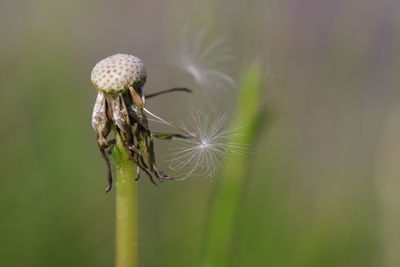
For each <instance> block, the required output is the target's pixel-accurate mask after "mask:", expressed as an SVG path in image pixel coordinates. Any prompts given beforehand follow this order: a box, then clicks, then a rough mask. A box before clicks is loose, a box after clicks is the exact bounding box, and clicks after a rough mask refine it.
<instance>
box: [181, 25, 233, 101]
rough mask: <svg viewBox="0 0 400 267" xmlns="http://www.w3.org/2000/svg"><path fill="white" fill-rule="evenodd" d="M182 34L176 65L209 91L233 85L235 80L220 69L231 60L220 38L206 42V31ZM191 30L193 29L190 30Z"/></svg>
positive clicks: (187, 31) (188, 31)
mask: <svg viewBox="0 0 400 267" xmlns="http://www.w3.org/2000/svg"><path fill="white" fill-rule="evenodd" d="M190 30H191V29H189V28H187V29H186V31H185V32H184V34H183V38H182V44H181V49H180V51H179V53H178V59H179V60H178V62H177V63H178V67H179V68H180V69H182V70H183V71H184V72H186V73H188V74H189V75H190V76H191V77H192V78H193V80H194V81H195V82H196V83H197V84H198V85H199V86H200V87H201V88H202V89H206V90H208V91H211V92H216V93H218V91H221V90H224V89H227V88H229V87H232V86H234V85H235V80H234V79H233V78H232V77H231V76H229V75H228V74H226V73H224V72H223V71H222V70H221V69H222V68H223V64H224V63H227V62H229V61H231V60H232V57H231V56H230V55H229V53H228V49H227V47H226V45H225V41H224V39H222V38H218V39H215V40H213V41H211V42H210V43H207V40H206V37H207V36H206V35H207V31H205V30H203V31H201V32H198V33H194V34H193V33H190ZM192 32H193V31H192Z"/></svg>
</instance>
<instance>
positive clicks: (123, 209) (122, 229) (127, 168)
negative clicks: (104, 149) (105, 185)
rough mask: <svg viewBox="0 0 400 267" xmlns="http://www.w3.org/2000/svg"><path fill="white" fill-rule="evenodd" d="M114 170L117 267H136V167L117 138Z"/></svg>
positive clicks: (113, 153) (114, 151) (114, 152)
mask: <svg viewBox="0 0 400 267" xmlns="http://www.w3.org/2000/svg"><path fill="white" fill-rule="evenodd" d="M112 157H113V160H114V163H115V166H116V183H115V184H116V233H115V235H116V251H115V266H116V267H136V266H138V242H137V240H138V230H137V229H138V192H137V183H136V181H135V179H134V178H135V174H136V165H135V164H134V163H133V162H132V161H131V160H129V154H128V152H127V151H126V149H125V148H124V147H123V146H122V143H121V139H120V138H118V137H117V144H116V145H115V146H114V149H113V151H112Z"/></svg>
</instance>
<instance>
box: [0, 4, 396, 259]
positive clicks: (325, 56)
mask: <svg viewBox="0 0 400 267" xmlns="http://www.w3.org/2000/svg"><path fill="white" fill-rule="evenodd" d="M188 24H189V25H191V27H192V29H198V30H199V31H200V30H202V29H205V28H206V29H208V32H209V35H208V36H209V38H210V40H211V39H212V38H217V37H220V36H222V37H224V38H225V39H226V40H227V41H226V42H225V45H226V46H227V47H229V49H230V51H231V54H232V55H233V57H234V61H233V62H231V63H230V64H227V65H226V66H225V67H224V68H225V69H223V71H225V72H227V73H228V74H229V75H231V76H232V77H234V78H235V79H236V78H238V77H240V75H241V72H242V71H243V69H244V68H245V67H246V64H247V63H248V62H252V61H254V60H257V61H259V62H262V65H263V68H264V69H263V71H264V73H265V77H266V79H265V81H264V87H265V89H264V90H265V94H264V95H265V99H264V100H263V101H264V103H265V104H266V105H267V106H268V110H271V111H272V112H273V113H274V114H275V119H274V120H273V122H272V123H271V124H270V125H268V127H266V128H265V130H264V131H263V132H262V133H261V135H260V136H259V138H258V140H257V145H256V146H255V148H254V150H253V151H251V153H249V154H247V157H248V162H250V163H251V164H250V165H249V172H248V175H247V177H246V181H248V182H247V185H246V188H245V190H244V194H243V197H242V200H241V203H240V205H239V207H238V220H237V221H236V223H235V230H234V236H233V242H232V254H231V255H232V256H231V257H232V258H231V261H230V266H273V267H278V266H284V267H287V266H296V267H297V266H307V267H310V266H316V267H317V266H363V267H365V266H388V267H394V266H400V232H399V231H400V230H399V225H400V193H399V189H400V108H399V104H400V90H399V82H400V75H399V67H400V51H399V47H400V39H399V37H400V35H399V33H400V28H399V26H400V2H399V1H397V0H381V1H376V0H362V1H361V0H346V1H345V0H336V1H328V0H326V1H323V0H248V1H243V0H229V1H228V0H219V1H217V0H213V1H211V0H205V1H195V0H191V1H187V0H185V1H184V0H163V1H161V0H158V1H145V0H141V1H127V0H125V1H123V0H119V1H93V0H89V1H49V0H33V1H12V0H2V1H1V3H0V34H1V35H0V36H1V42H0V55H1V56H0V59H1V60H0V84H1V97H0V108H1V112H0V121H1V126H0V127H1V131H0V142H1V151H2V153H1V154H0V171H1V172H0V173H1V179H0V229H1V230H0V240H1V241H0V266H38V267H39V266H40V267H43V266H59V267H61V266H77V267H78V266H82V267H83V266H85V267H87V266H96V267H101V266H113V257H114V193H113V192H112V193H109V194H104V189H105V185H106V182H105V173H106V170H105V166H104V164H103V161H102V158H101V156H100V154H99V153H98V150H97V146H96V141H95V135H94V133H93V131H92V129H91V126H90V119H91V111H92V107H93V103H94V100H95V96H96V91H95V89H94V88H93V86H92V85H91V84H90V79H89V77H90V71H91V68H92V67H93V65H94V64H95V63H96V62H97V61H99V60H100V59H102V58H104V57H106V56H109V55H112V54H115V53H118V52H123V53H129V54H134V55H136V56H139V57H141V58H142V59H143V60H144V62H145V63H146V65H147V68H148V72H149V78H148V82H147V84H146V90H147V92H153V91H156V90H159V89H164V88H169V87H173V86H182V85H187V86H191V84H190V81H189V84H186V83H185V82H186V81H187V79H186V78H187V77H184V75H183V73H182V72H181V71H179V69H178V68H176V66H174V64H173V63H174V61H175V60H176V58H175V57H176V54H174V53H173V52H171V51H176V50H178V51H179V46H180V41H181V39H180V35H181V33H182V29H183V28H184V26H185V25H188ZM198 89H200V90H201V88H200V87H198ZM223 94H225V95H222V96H219V97H218V103H217V104H215V101H214V102H213V101H211V102H207V100H205V98H204V97H203V96H204V93H199V92H197V91H196V92H194V93H193V94H192V95H190V96H188V95H180V94H175V95H166V96H163V97H160V98H158V99H154V100H151V101H149V102H148V108H149V109H150V110H152V111H153V112H154V113H156V114H162V115H163V117H164V118H167V119H169V120H171V121H178V120H180V119H182V117H184V116H185V114H187V113H189V112H190V111H191V109H193V107H195V109H196V108H197V107H198V108H199V109H200V107H204V106H206V107H207V105H212V106H214V108H216V110H217V113H218V112H220V113H224V112H228V113H229V111H226V110H229V109H233V105H234V103H235V102H234V99H235V95H236V88H235V86H233V87H232V88H228V91H227V92H226V91H225V92H224V93H223ZM200 96H202V97H200ZM210 103H212V104H210ZM152 127H153V128H154V129H159V127H160V126H159V125H152ZM168 147H169V145H168V144H166V143H160V142H157V154H159V162H160V165H161V166H163V169H167V168H168V166H167V163H166V162H165V160H164V159H167V158H168V155H169V150H168ZM217 184H218V175H217V176H216V177H215V178H213V179H202V178H192V179H191V178H189V179H187V180H184V181H181V182H168V183H163V184H162V185H161V186H159V187H158V188H155V187H154V186H152V185H151V184H150V183H149V182H148V181H147V180H146V179H143V180H141V181H140V222H139V223H140V264H141V266H174V267H176V266H197V263H198V259H199V257H200V251H201V240H202V236H203V233H204V225H205V222H206V219H207V210H208V208H209V207H210V205H211V204H212V201H211V200H212V195H213V192H214V190H215V187H216V186H217Z"/></svg>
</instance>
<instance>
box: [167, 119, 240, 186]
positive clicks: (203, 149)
mask: <svg viewBox="0 0 400 267" xmlns="http://www.w3.org/2000/svg"><path fill="white" fill-rule="evenodd" d="M190 122H191V123H190V125H189V127H185V126H181V128H182V129H184V130H185V131H186V133H188V134H190V135H193V136H194V137H195V138H191V139H179V140H180V144H179V145H180V146H179V147H178V148H176V149H174V152H175V153H174V154H173V157H174V158H173V159H172V160H170V168H171V169H172V170H174V171H175V172H176V173H177V174H176V175H175V177H177V178H180V179H185V178H187V177H190V176H202V177H212V176H214V174H215V173H216V172H217V171H218V170H219V169H220V168H221V167H223V160H224V157H225V154H226V152H228V151H229V152H233V153H237V154H242V153H243V152H245V148H244V146H243V145H241V144H235V143H232V142H230V139H231V138H232V137H233V136H235V135H240V134H239V133H238V132H239V131H238V130H239V128H234V129H229V128H227V126H226V123H227V117H226V116H225V115H223V116H221V117H219V118H218V119H217V120H215V121H212V120H211V119H210V118H209V117H208V116H207V115H205V114H204V113H201V112H199V113H198V114H196V115H194V116H193V118H192V119H191V120H190ZM177 140H178V139H177Z"/></svg>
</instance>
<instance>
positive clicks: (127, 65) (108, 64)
mask: <svg viewBox="0 0 400 267" xmlns="http://www.w3.org/2000/svg"><path fill="white" fill-rule="evenodd" d="M146 76H147V74H146V68H145V66H144V64H143V62H142V60H141V59H140V58H138V57H135V56H132V55H126V54H116V55H113V56H110V57H107V58H105V59H103V60H101V61H100V62H99V63H97V64H96V65H95V66H94V68H93V70H92V75H91V81H92V83H93V85H94V86H95V87H96V88H97V89H98V90H101V91H104V92H106V93H112V92H114V93H116V92H120V91H123V90H126V89H128V88H129V86H133V87H141V86H143V85H144V83H145V82H146Z"/></svg>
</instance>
